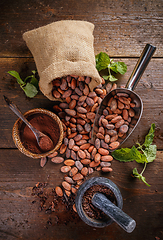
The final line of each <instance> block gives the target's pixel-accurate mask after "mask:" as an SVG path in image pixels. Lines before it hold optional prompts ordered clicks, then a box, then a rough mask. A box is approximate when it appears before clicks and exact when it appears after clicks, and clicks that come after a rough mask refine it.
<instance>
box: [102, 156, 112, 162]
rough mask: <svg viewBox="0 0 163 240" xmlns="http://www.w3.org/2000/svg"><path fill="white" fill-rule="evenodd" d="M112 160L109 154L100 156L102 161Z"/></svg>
mask: <svg viewBox="0 0 163 240" xmlns="http://www.w3.org/2000/svg"><path fill="white" fill-rule="evenodd" d="M112 160H113V157H112V156H111V155H106V156H101V161H102V162H111V161H112Z"/></svg>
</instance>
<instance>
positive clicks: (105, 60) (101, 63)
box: [95, 52, 110, 72]
mask: <svg viewBox="0 0 163 240" xmlns="http://www.w3.org/2000/svg"><path fill="white" fill-rule="evenodd" d="M95 59H96V68H97V70H98V71H99V72H100V71H101V70H103V69H106V68H108V65H109V64H110V58H109V56H108V54H106V53H104V52H100V53H99V54H97V55H96V57H95Z"/></svg>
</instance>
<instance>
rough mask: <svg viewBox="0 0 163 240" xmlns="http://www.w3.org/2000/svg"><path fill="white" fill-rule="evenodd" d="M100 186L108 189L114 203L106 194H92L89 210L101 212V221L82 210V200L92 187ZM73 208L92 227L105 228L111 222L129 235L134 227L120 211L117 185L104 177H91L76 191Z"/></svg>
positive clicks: (128, 218) (121, 203)
mask: <svg viewBox="0 0 163 240" xmlns="http://www.w3.org/2000/svg"><path fill="white" fill-rule="evenodd" d="M95 186H96V187H97V186H100V187H101V188H102V187H104V188H105V189H108V190H109V191H110V192H111V194H112V196H114V198H115V201H114V202H112V201H111V200H109V198H108V196H106V194H104V193H102V192H101V191H97V192H96V191H95V192H93V195H92V197H91V202H90V208H92V209H93V210H94V211H99V210H101V211H102V214H104V213H105V214H104V215H106V217H105V218H104V220H103V219H95V218H93V217H90V216H89V215H88V214H87V212H86V211H85V210H84V204H83V201H84V198H85V196H87V195H89V196H90V192H88V191H89V190H91V189H92V188H93V187H95ZM75 206H76V210H77V212H78V215H79V216H80V218H81V219H82V220H83V221H84V222H85V223H86V224H88V225H90V226H92V227H98V228H102V227H106V226H108V225H110V224H111V223H112V222H113V221H114V222H116V223H117V224H118V225H119V226H120V227H122V228H123V229H124V230H125V231H126V232H128V233H131V232H132V231H133V230H134V229H135V227H136V222H135V220H133V219H132V218H131V217H130V216H128V215H127V214H126V213H125V212H123V211H122V206H123V198H122V195H121V192H120V190H119V188H118V187H117V185H116V184H115V183H113V182H112V181H111V180H109V179H107V178H104V177H93V178H90V179H89V180H87V181H85V182H84V183H83V184H82V185H81V186H80V188H79V189H78V192H77V196H76V199H75Z"/></svg>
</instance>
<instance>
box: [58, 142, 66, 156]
mask: <svg viewBox="0 0 163 240" xmlns="http://www.w3.org/2000/svg"><path fill="white" fill-rule="evenodd" d="M66 149H67V146H66V145H65V144H64V143H63V144H62V145H61V147H60V149H59V152H60V154H64V153H65V152H66Z"/></svg>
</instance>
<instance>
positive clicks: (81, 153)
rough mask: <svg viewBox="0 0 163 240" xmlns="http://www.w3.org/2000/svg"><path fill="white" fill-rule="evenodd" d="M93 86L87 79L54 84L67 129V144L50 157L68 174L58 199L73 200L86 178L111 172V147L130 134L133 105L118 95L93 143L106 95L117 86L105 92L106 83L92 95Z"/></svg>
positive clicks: (67, 79) (69, 78)
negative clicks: (95, 126)
mask: <svg viewBox="0 0 163 240" xmlns="http://www.w3.org/2000/svg"><path fill="white" fill-rule="evenodd" d="M90 82H91V78H90V77H83V76H82V77H81V76H79V77H78V76H67V77H63V78H61V79H60V78H59V79H55V80H53V82H52V83H53V90H52V94H53V96H54V97H55V98H56V99H58V100H62V102H60V103H59V104H56V105H54V106H53V109H54V111H55V112H56V113H57V115H58V116H59V117H60V119H61V121H62V123H63V128H64V140H63V144H62V145H61V147H60V149H59V150H58V151H57V152H54V153H53V154H51V155H50V156H49V158H50V159H51V161H52V162H54V163H64V165H62V167H61V172H62V173H64V174H65V176H64V181H63V182H62V184H61V185H62V186H57V187H56V188H55V191H56V193H57V195H58V196H63V194H66V195H67V196H68V197H69V196H70V195H71V194H76V192H77V189H78V188H79V186H80V185H81V184H82V183H83V181H84V179H85V178H86V176H88V175H89V174H91V173H93V172H94V171H100V170H102V171H103V172H111V171H112V168H111V161H112V160H113V157H112V156H111V155H109V147H110V148H111V149H115V148H117V146H118V144H119V139H120V138H123V137H124V136H125V133H126V132H127V130H128V123H129V122H130V118H131V113H130V111H129V110H130V109H128V108H127V105H130V106H131V105H132V103H131V99H129V98H128V97H126V96H118V95H117V96H115V97H114V98H112V99H111V100H110V101H109V103H108V106H107V108H106V109H105V110H104V111H103V115H102V116H101V117H100V120H99V131H98V133H97V136H96V137H97V138H96V141H95V145H93V144H92V143H91V132H92V128H93V123H94V120H95V115H96V112H97V110H98V107H99V105H100V103H101V101H102V99H103V98H104V97H105V96H106V94H107V93H108V92H109V91H111V90H113V89H115V88H117V86H116V84H115V83H114V84H113V85H112V84H111V83H108V84H107V85H106V87H105V89H103V84H105V81H104V80H103V79H102V83H101V84H100V85H99V86H97V87H96V88H95V89H94V91H93V92H91V91H90V89H89V83H90ZM122 99H123V101H122ZM126 99H127V100H126ZM125 101H128V102H125ZM129 101H130V103H129ZM122 106H123V108H122ZM126 110H127V112H126ZM132 114H133V113H132ZM121 115H122V116H121ZM118 124H119V125H118ZM74 210H75V206H74Z"/></svg>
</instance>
